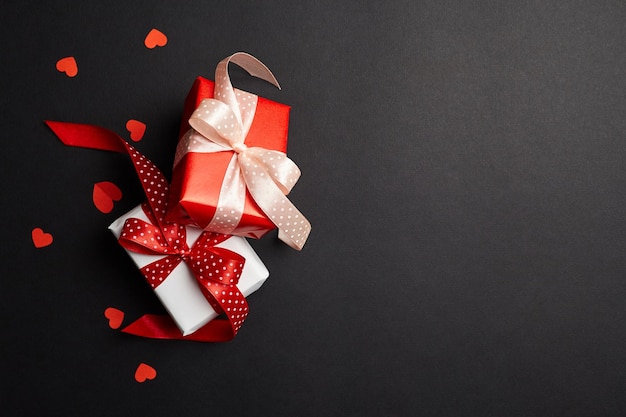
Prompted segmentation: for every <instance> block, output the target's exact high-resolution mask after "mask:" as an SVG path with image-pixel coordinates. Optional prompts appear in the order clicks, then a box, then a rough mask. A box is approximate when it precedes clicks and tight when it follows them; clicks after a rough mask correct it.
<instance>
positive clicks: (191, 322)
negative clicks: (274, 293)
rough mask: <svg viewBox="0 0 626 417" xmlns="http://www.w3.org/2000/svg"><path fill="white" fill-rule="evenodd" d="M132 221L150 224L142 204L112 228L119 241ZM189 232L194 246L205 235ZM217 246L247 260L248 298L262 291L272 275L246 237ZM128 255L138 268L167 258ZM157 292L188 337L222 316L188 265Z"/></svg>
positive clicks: (243, 285)
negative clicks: (205, 295) (123, 230)
mask: <svg viewBox="0 0 626 417" xmlns="http://www.w3.org/2000/svg"><path fill="white" fill-rule="evenodd" d="M129 218H138V219H141V220H144V221H146V222H150V221H149V220H148V218H147V216H146V214H145V213H144V212H143V210H142V208H141V205H139V206H137V207H135V208H134V209H132V210H131V211H129V212H128V213H126V214H125V215H123V216H122V217H120V218H118V219H117V220H115V221H114V222H113V223H112V224H111V225H110V226H109V229H110V230H111V232H113V234H114V235H115V237H116V238H119V236H120V234H121V232H122V227H123V226H124V222H126V219H129ZM186 229H187V245H189V247H191V246H192V245H193V243H194V242H195V241H196V240H197V239H198V237H199V236H200V234H201V233H202V230H201V229H199V228H197V227H193V226H186ZM215 247H220V248H225V249H230V250H232V251H233V252H237V253H238V254H240V255H241V256H243V257H244V258H245V259H246V262H245V264H244V267H243V271H242V272H241V277H240V278H239V283H238V284H237V288H239V291H241V293H242V294H243V295H244V296H245V297H248V296H249V295H250V294H252V293H253V292H255V291H256V290H258V289H259V288H260V287H261V285H263V283H264V282H265V280H266V279H267V277H268V276H269V271H268V270H267V268H266V267H265V265H264V264H263V262H261V259H259V257H258V255H257V254H256V252H254V250H253V249H252V247H251V246H250V244H249V243H248V241H246V239H245V238H243V237H239V236H231V237H230V238H228V239H226V240H225V241H223V242H221V243H219V244H217V245H215ZM126 252H127V253H128V254H129V255H130V257H131V258H132V260H133V261H134V262H135V264H136V265H137V267H138V268H142V267H144V266H146V265H148V264H150V263H151V262H154V261H155V260H158V259H160V258H163V255H144V254H141V253H136V252H132V251H129V250H126ZM154 292H155V293H156V295H157V297H159V299H160V300H161V303H163V305H164V306H165V308H166V309H167V311H168V312H169V314H170V316H171V317H172V318H173V319H174V321H175V322H176V324H177V325H178V328H179V329H180V330H181V332H182V333H183V335H185V336H186V335H189V334H191V333H193V332H195V331H196V330H198V329H199V328H201V327H202V326H204V325H205V324H207V323H208V322H209V321H211V320H213V319H214V318H215V317H217V316H218V313H216V312H215V310H214V309H213V307H211V305H210V304H209V302H208V301H207V299H206V298H205V297H204V295H203V294H202V291H201V290H200V285H199V284H198V282H197V280H196V278H195V277H194V276H193V274H192V273H191V270H190V269H189V267H188V266H187V264H185V262H181V263H180V264H179V265H178V266H177V267H176V268H175V269H174V270H173V271H172V273H171V274H170V275H169V276H168V277H167V278H166V279H165V280H164V281H163V282H162V283H161V284H159V285H158V286H157V287H156V288H155V290H154Z"/></svg>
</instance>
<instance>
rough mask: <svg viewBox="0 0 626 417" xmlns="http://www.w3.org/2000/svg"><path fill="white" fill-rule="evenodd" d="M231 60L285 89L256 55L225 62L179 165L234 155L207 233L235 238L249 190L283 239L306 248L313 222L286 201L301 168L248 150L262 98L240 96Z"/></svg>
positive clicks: (180, 151)
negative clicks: (189, 156) (200, 157)
mask: <svg viewBox="0 0 626 417" xmlns="http://www.w3.org/2000/svg"><path fill="white" fill-rule="evenodd" d="M230 62H232V63H235V64H237V65H239V66H240V67H242V68H243V69H245V70H246V71H247V72H248V73H249V74H250V75H252V76H255V77H258V78H261V79H263V80H265V81H267V82H269V83H271V84H273V85H275V86H276V87H278V88H280V85H279V84H278V81H277V80H276V78H275V77H274V75H273V74H272V73H271V71H270V70H269V69H268V68H267V67H266V66H265V65H264V64H263V63H262V62H261V61H259V60H258V59H256V58H255V57H253V56H252V55H249V54H246V53H243V52H237V53H235V54H233V55H231V56H229V57H228V58H226V59H224V60H222V61H221V62H220V63H219V64H218V65H217V69H216V70H215V93H214V97H215V98H208V99H204V100H202V101H201V102H200V105H199V107H198V108H197V109H196V110H195V111H194V113H193V114H192V115H191V118H190V119H189V125H190V126H191V127H192V129H190V130H189V131H188V132H187V133H186V134H185V135H184V136H183V138H181V140H180V142H179V144H178V147H177V150H176V158H175V161H174V166H176V164H177V163H178V162H179V161H180V160H181V159H182V157H183V156H184V155H185V154H186V153H187V152H199V153H214V152H225V151H232V152H233V156H232V158H231V160H230V163H229V165H228V168H227V170H226V174H225V176H224V181H223V183H222V187H221V190H220V194H219V200H218V207H217V210H216V212H215V215H214V217H213V219H212V220H211V222H210V223H209V224H208V225H207V227H205V230H211V231H216V232H219V233H225V234H231V233H232V232H233V231H234V230H235V229H236V228H237V225H238V224H239V221H240V220H241V216H242V215H243V211H244V203H245V196H246V189H247V190H248V192H249V193H250V195H251V196H252V198H253V199H254V201H255V202H256V204H257V205H258V206H259V207H260V208H261V210H262V211H263V212H264V213H265V215H266V216H267V217H268V218H269V219H270V220H271V221H272V223H274V224H275V225H276V227H277V228H278V238H279V239H280V240H282V241H283V242H285V243H287V244H288V245H289V246H291V247H292V248H294V249H297V250H301V249H302V247H303V246H304V244H305V242H306V240H307V238H308V236H309V233H310V232H311V224H310V223H309V221H308V220H307V219H306V218H305V217H304V215H302V213H300V211H298V209H297V208H296V206H294V205H293V204H292V203H291V201H289V199H288V198H287V197H286V196H287V195H288V194H289V192H290V191H291V189H292V188H293V186H294V185H295V183H296V182H297V181H298V179H299V178H300V169H299V168H298V166H297V165H296V164H295V163H294V162H293V161H292V160H291V159H289V158H288V157H287V155H286V154H285V153H284V152H279V151H275V150H271V149H265V148H261V147H247V146H246V144H245V143H244V142H245V138H246V135H247V133H248V131H249V129H250V126H251V124H252V120H253V119H254V112H255V109H256V100H257V97H256V96H255V95H253V94H250V93H246V92H243V91H237V92H235V90H234V89H233V86H232V84H231V82H230V77H229V75H228V64H229V63H230Z"/></svg>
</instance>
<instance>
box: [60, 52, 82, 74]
mask: <svg viewBox="0 0 626 417" xmlns="http://www.w3.org/2000/svg"><path fill="white" fill-rule="evenodd" d="M57 71H59V72H64V73H65V75H67V76H68V77H76V74H78V65H77V64H76V59H74V57H73V56H68V57H65V58H61V59H59V60H58V61H57Z"/></svg>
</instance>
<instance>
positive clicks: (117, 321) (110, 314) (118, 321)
mask: <svg viewBox="0 0 626 417" xmlns="http://www.w3.org/2000/svg"><path fill="white" fill-rule="evenodd" d="M104 317H106V318H107V319H109V327H110V328H112V329H119V328H120V326H121V325H122V322H123V321H124V312H123V311H122V310H118V309H117V308H113V307H109V308H107V309H106V310H104Z"/></svg>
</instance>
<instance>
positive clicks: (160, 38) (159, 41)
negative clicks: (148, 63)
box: [143, 29, 167, 49]
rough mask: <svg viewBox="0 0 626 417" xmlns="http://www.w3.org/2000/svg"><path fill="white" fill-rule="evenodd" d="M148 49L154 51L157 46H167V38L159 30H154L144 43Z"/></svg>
mask: <svg viewBox="0 0 626 417" xmlns="http://www.w3.org/2000/svg"><path fill="white" fill-rule="evenodd" d="M143 43H144V45H146V48H148V49H154V48H156V47H157V46H165V44H167V36H165V34H164V33H163V32H161V31H160V30H157V29H152V30H151V31H150V33H148V35H147V36H146V39H145V40H144V41H143Z"/></svg>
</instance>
